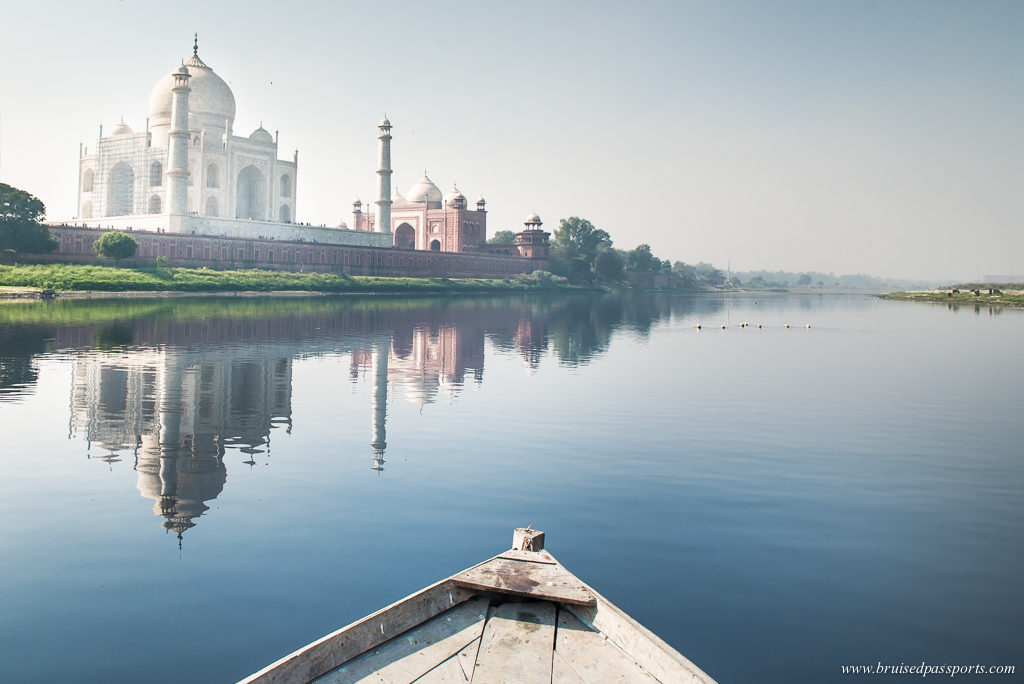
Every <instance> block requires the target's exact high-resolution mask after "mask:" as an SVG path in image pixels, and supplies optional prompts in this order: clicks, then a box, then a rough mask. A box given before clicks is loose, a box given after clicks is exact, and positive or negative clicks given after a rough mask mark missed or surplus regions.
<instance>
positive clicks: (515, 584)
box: [452, 556, 596, 606]
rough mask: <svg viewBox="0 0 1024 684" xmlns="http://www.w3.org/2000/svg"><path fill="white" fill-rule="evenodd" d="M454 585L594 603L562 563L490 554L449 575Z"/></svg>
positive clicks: (590, 594) (577, 603)
mask: <svg viewBox="0 0 1024 684" xmlns="http://www.w3.org/2000/svg"><path fill="white" fill-rule="evenodd" d="M452 581H454V582H455V583H456V584H457V585H460V586H463V587H467V588H470V589H476V590H480V591H500V592H506V593H510V594H517V595H520V596H526V597H530V598H536V599H545V600H548V601H556V602H563V603H572V604H576V605H581V606H592V605H594V604H595V603H596V599H595V598H594V595H593V593H591V592H590V590H589V589H588V587H587V586H586V585H585V584H584V583H583V582H581V581H580V580H579V579H578V578H577V577H576V576H575V575H573V574H572V573H570V572H569V571H568V570H566V569H565V568H563V567H562V566H561V565H558V564H557V563H556V564H549V563H536V562H531V561H523V560H512V559H509V558H502V557H500V556H498V557H495V558H492V559H491V560H489V561H487V562H486V563H481V564H480V565H477V566H475V567H472V568H470V569H468V570H465V571H463V572H460V573H459V574H457V575H454V576H453V577H452Z"/></svg>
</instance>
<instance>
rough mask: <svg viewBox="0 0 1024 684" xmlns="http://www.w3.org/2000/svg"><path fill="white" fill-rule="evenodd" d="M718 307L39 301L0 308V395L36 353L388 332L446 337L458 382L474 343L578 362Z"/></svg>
mask: <svg viewBox="0 0 1024 684" xmlns="http://www.w3.org/2000/svg"><path fill="white" fill-rule="evenodd" d="M723 305H724V300H722V299H719V298H709V297H678V296H670V295H644V294H641V295H606V296H601V295H572V296H562V295H558V296H498V297H495V296H490V297H459V298H405V299H388V300H386V301H382V300H380V299H376V298H359V299H355V298H330V297H316V298H313V297H311V298H297V299H293V298H287V299H285V298H282V299H278V298H272V297H271V298H261V299H244V300H237V299H233V298H232V299H227V298H225V299H199V300H190V299H173V300H164V299H162V300H155V301H146V300H130V301H117V300H100V301H88V300H85V301H65V302H55V303H54V302H51V303H44V302H40V303H33V304H26V305H21V306H18V307H16V308H15V307H6V308H0V340H2V341H3V344H2V345H0V393H2V391H3V388H16V390H17V391H21V390H22V389H23V388H24V387H26V386H30V385H31V384H33V383H34V382H35V381H36V378H37V374H36V371H35V367H34V365H33V363H32V358H33V357H34V356H36V355H38V354H41V353H43V352H44V351H46V349H47V348H52V349H55V350H75V349H83V350H85V349H99V350H124V349H127V348H134V349H146V348H151V349H152V348H158V347H162V346H165V345H172V346H183V347H193V346H195V345H200V346H202V345H220V344H247V345H250V344H278V343H292V344H298V345H303V346H305V347H308V348H309V350H310V352H309V353H317V352H318V350H321V349H326V348H331V347H332V345H333V346H337V344H338V341H339V340H340V339H342V338H346V341H345V343H344V345H343V346H346V347H348V346H351V345H355V346H359V344H360V342H359V340H358V339H356V338H358V337H359V336H364V337H365V336H370V337H374V336H376V335H380V334H388V335H390V336H391V338H392V349H393V353H394V354H395V355H396V357H397V358H398V359H403V360H404V359H407V358H412V357H413V356H415V354H416V347H417V345H422V344H423V340H425V339H430V340H440V341H442V342H444V340H450V341H451V343H450V344H448V343H446V344H447V347H446V350H447V351H446V352H445V353H446V354H447V358H446V361H445V367H446V370H445V374H446V380H447V381H448V382H452V383H454V384H455V385H458V384H461V383H462V381H463V374H464V372H465V371H467V370H469V371H472V373H471V377H473V378H475V379H477V380H481V379H482V373H483V340H484V339H485V338H488V339H490V340H491V341H492V343H493V344H494V345H495V346H496V347H497V348H498V349H502V350H506V351H510V352H514V353H518V354H519V355H521V356H522V358H523V360H524V363H525V364H526V365H527V366H528V367H530V368H536V367H538V365H539V364H540V363H541V360H542V358H543V357H544V356H545V355H546V354H547V353H549V351H550V352H552V353H553V354H554V356H555V358H556V359H557V360H558V362H559V363H563V364H567V365H572V366H576V365H585V364H587V363H589V362H590V360H591V359H593V358H594V356H596V355H598V354H601V353H603V352H604V351H605V350H606V349H607V348H608V344H609V341H610V340H611V337H612V335H613V334H614V332H615V331H616V330H618V329H627V330H629V331H631V332H633V333H634V334H637V335H640V336H646V335H647V334H648V333H649V332H650V329H651V327H652V325H654V324H656V323H657V322H659V321H664V320H668V319H669V318H670V317H672V316H683V315H687V314H690V313H699V312H711V311H714V310H718V309H720V308H722V306H723ZM374 339H375V338H374ZM47 340H52V343H47ZM364 346H365V345H364ZM296 353H304V350H297V351H296ZM238 389H239V392H240V393H244V389H245V388H241V387H240V388H238Z"/></svg>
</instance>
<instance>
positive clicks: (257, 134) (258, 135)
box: [249, 126, 274, 143]
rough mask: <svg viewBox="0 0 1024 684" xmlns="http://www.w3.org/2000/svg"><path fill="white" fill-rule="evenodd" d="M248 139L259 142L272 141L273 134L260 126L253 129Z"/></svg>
mask: <svg viewBox="0 0 1024 684" xmlns="http://www.w3.org/2000/svg"><path fill="white" fill-rule="evenodd" d="M249 140H252V141H253V142H259V143H273V142H274V136H272V135H270V131H268V130H267V129H265V128H263V126H260V127H259V128H257V129H256V130H255V131H253V132H252V133H250V134H249Z"/></svg>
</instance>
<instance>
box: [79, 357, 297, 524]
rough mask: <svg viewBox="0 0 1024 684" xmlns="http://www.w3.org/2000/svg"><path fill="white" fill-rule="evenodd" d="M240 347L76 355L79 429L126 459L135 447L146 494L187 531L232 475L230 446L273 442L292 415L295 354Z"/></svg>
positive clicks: (258, 448)
mask: <svg viewBox="0 0 1024 684" xmlns="http://www.w3.org/2000/svg"><path fill="white" fill-rule="evenodd" d="M236 353H237V352H236V350H229V349H219V350H216V349H214V350H209V351H191V350H190V351H184V350H159V351H157V350H139V351H133V352H131V353H126V354H117V355H102V354H91V355H87V356H81V357H77V358H76V359H75V361H74V370H73V376H72V377H73V380H72V392H71V433H72V434H76V433H77V432H78V431H79V430H84V431H85V432H86V436H87V438H88V440H89V442H90V449H91V448H92V445H93V444H96V445H98V446H99V447H101V448H102V449H103V450H104V451H105V452H109V453H108V454H106V455H104V456H101V457H100V458H102V459H103V460H107V461H115V460H119V456H118V454H119V453H120V452H123V451H131V452H132V453H133V454H134V457H135V470H136V471H137V472H138V489H139V492H140V493H141V494H142V495H143V496H145V497H147V498H150V499H153V500H154V501H155V502H156V504H155V505H154V508H153V510H154V512H155V513H156V514H157V515H159V516H162V517H163V518H164V519H165V521H164V523H163V526H164V528H166V529H167V530H172V531H174V532H176V533H178V537H179V539H180V537H181V533H182V532H183V531H185V530H186V529H188V528H190V527H192V526H194V525H195V522H193V520H194V519H195V518H197V517H198V516H200V515H202V513H203V512H204V511H206V510H207V509H208V506H207V505H206V503H205V502H206V501H210V500H212V499H215V498H216V497H217V496H218V495H219V494H220V492H221V490H222V489H223V487H224V483H225V482H226V480H227V470H226V468H225V467H224V451H225V448H231V447H233V448H237V449H239V450H240V451H242V452H243V453H248V454H250V460H249V461H248V462H249V463H250V464H253V463H254V461H253V460H252V457H251V455H252V454H255V453H260V452H262V451H264V450H265V449H269V442H270V429H271V427H273V426H275V425H279V424H289V425H290V421H291V376H292V362H291V359H290V358H288V357H277V358H274V357H269V358H259V357H255V358H244V357H242V358H239V357H237V356H236Z"/></svg>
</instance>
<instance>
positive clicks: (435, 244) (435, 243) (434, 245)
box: [430, 240, 441, 252]
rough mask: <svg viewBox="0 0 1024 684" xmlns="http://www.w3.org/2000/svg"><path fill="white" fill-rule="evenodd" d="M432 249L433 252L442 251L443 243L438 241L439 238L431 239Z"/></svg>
mask: <svg viewBox="0 0 1024 684" xmlns="http://www.w3.org/2000/svg"><path fill="white" fill-rule="evenodd" d="M430 251H431V252H440V251H441V243H440V242H438V241H437V240H431V241H430Z"/></svg>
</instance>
